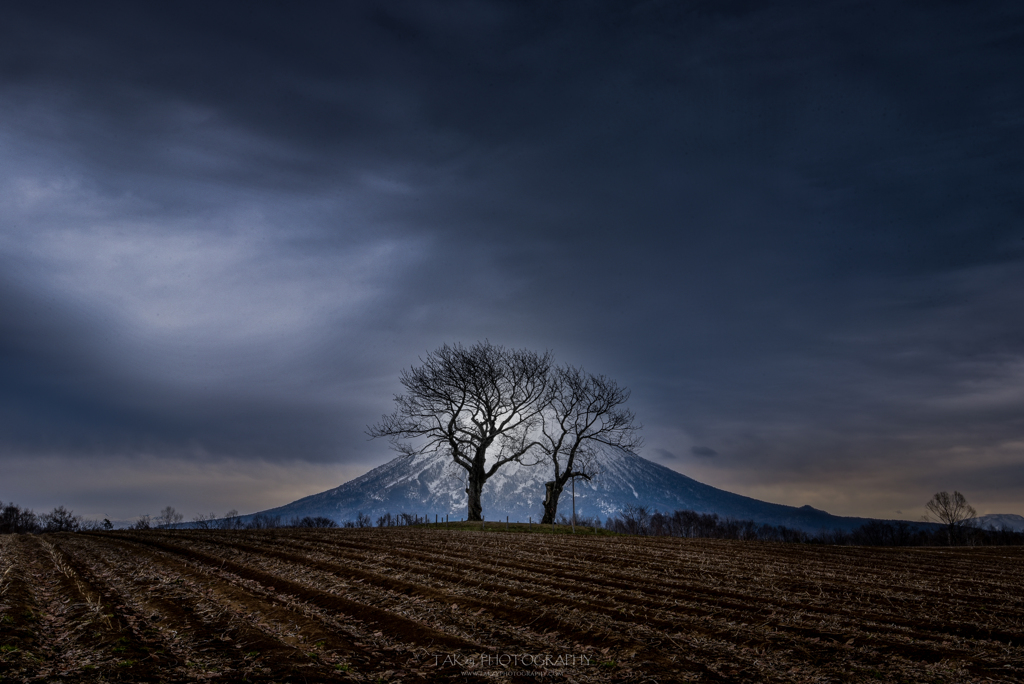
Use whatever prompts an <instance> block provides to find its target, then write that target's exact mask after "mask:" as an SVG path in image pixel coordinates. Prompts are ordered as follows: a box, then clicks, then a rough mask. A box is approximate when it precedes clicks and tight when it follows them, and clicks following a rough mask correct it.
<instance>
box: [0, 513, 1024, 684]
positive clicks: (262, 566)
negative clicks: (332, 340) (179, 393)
mask: <svg viewBox="0 0 1024 684" xmlns="http://www.w3.org/2000/svg"><path fill="white" fill-rule="evenodd" d="M0 575H2V580H0V649H2V650H0V681H3V682H7V681H19V682H20V681H32V680H38V681H47V682H49V681H72V682H79V681H85V682H93V681H95V682H100V681H137V682H143V681H145V682H150V681H154V682H156V681H167V682H179V681H196V680H211V681H230V682H236V681H245V680H248V681H261V682H262V681H281V682H285V681H289V682H321V681H324V682H329V681H368V682H379V681H384V682H394V681H405V682H416V681H436V680H441V679H450V678H463V677H469V678H470V679H475V680H479V681H483V680H482V679H481V678H483V677H486V678H487V679H490V680H495V679H497V680H510V681H531V682H532V681H537V679H538V678H539V677H540V676H544V677H545V678H546V679H549V680H554V681H579V682H603V681H636V682H683V681H700V682H738V681H749V682H863V681H885V682H974V681H977V682H987V681H1003V682H1011V681H1022V680H1024V549H1020V548H1005V547H1001V548H975V549H869V548H848V547H820V546H804V545H783V544H767V543H757V542H735V541H711V540H680V539H670V538H630V537H601V536H578V537H574V536H571V535H539V534H514V533H513V534H507V533H503V532H465V531H445V530H438V529H417V528H389V529H365V530H317V531H311V530H274V531H259V532H240V531H236V532H207V531H170V532H161V531H153V532H114V533H97V534H57V535H41V536H27V535H7V536H4V537H0Z"/></svg>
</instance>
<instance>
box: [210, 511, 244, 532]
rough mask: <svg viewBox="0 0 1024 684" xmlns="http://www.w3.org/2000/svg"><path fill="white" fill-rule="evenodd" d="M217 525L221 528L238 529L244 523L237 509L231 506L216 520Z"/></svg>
mask: <svg viewBox="0 0 1024 684" xmlns="http://www.w3.org/2000/svg"><path fill="white" fill-rule="evenodd" d="M217 527H218V528H219V529H222V530H240V529H242V528H243V527H245V525H244V524H243V523H242V519H241V518H240V517H239V516H238V510H237V509H234V508H232V509H231V510H230V511H228V512H227V513H225V514H224V517H223V518H221V519H220V520H218V521H217Z"/></svg>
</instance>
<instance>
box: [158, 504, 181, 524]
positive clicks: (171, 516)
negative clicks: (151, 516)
mask: <svg viewBox="0 0 1024 684" xmlns="http://www.w3.org/2000/svg"><path fill="white" fill-rule="evenodd" d="M184 517H185V516H184V515H182V514H181V513H179V512H178V511H176V510H174V506H165V507H164V509H163V510H162V511H160V514H159V515H158V516H156V520H155V522H156V525H157V527H164V528H170V527H174V526H175V525H177V524H178V523H180V522H181V521H182V519H183V518H184Z"/></svg>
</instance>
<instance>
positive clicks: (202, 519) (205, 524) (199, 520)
mask: <svg viewBox="0 0 1024 684" xmlns="http://www.w3.org/2000/svg"><path fill="white" fill-rule="evenodd" d="M216 525H217V514H216V513H210V514H209V515H203V514H202V513H200V514H199V515H197V516H196V517H194V518H192V527H194V528H195V529H197V530H212V529H215V527H216Z"/></svg>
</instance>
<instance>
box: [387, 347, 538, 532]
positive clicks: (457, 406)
mask: <svg viewBox="0 0 1024 684" xmlns="http://www.w3.org/2000/svg"><path fill="white" fill-rule="evenodd" d="M420 361H421V365H419V366H413V367H412V368H410V369H409V370H406V371H402V373H401V375H400V378H399V379H400V382H401V383H402V386H403V387H405V390H406V393H405V394H400V395H397V396H396V397H395V404H396V408H395V411H394V413H391V414H388V415H385V416H383V417H382V418H381V421H380V422H379V423H377V424H376V425H373V426H371V427H369V428H368V430H367V434H368V435H370V437H374V438H376V437H388V438H389V439H390V440H391V444H392V447H393V448H395V449H396V450H397V451H398V452H399V453H402V454H405V455H408V456H412V455H414V454H422V453H435V452H443V453H445V454H447V456H449V457H450V458H451V459H452V461H453V462H454V463H455V464H456V465H457V466H459V467H460V468H462V469H463V470H465V471H466V481H467V487H466V495H467V519H469V520H481V519H482V518H481V516H482V515H483V509H482V507H481V505H480V495H481V493H482V492H483V487H484V483H485V482H487V480H488V479H489V478H490V477H491V476H492V475H494V473H495V472H497V470H498V469H499V468H500V467H501V466H503V465H505V464H507V463H511V462H512V461H518V462H522V460H523V458H524V457H525V456H526V455H527V452H529V451H530V450H531V449H533V448H534V447H535V446H537V441H536V440H535V437H536V435H535V434H534V433H535V431H536V428H537V426H538V425H539V424H540V415H541V412H542V410H543V409H544V400H545V398H546V397H547V394H548V393H547V388H548V382H549V378H550V370H551V354H550V353H549V352H545V353H544V354H538V353H536V352H532V351H529V350H525V349H505V348H504V347H501V346H498V345H493V344H491V343H490V342H488V341H486V340H485V341H484V342H478V343H476V344H474V345H473V346H471V347H469V348H468V349H467V348H465V347H463V346H462V345H461V344H456V345H454V346H449V345H447V344H446V345H444V346H443V347H441V348H440V349H437V350H436V351H433V352H430V353H429V354H427V356H426V358H421V359H420Z"/></svg>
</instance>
